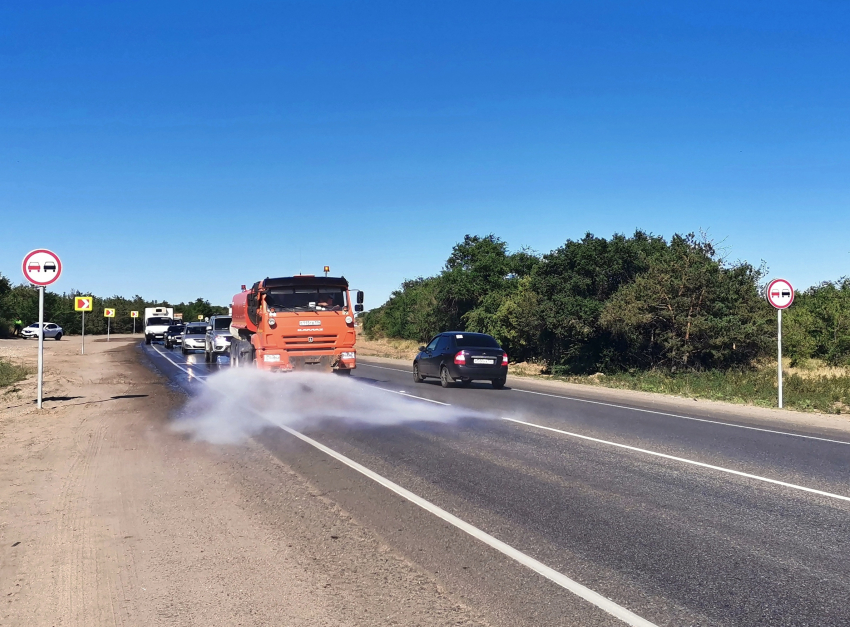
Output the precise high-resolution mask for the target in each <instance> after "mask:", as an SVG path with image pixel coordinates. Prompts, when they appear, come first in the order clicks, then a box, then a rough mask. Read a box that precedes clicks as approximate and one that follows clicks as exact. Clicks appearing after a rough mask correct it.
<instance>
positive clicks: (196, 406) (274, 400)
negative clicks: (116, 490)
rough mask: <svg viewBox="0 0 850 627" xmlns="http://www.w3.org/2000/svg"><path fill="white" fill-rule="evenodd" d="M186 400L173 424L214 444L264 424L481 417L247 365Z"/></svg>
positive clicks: (345, 381) (335, 379)
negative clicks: (250, 367) (186, 402)
mask: <svg viewBox="0 0 850 627" xmlns="http://www.w3.org/2000/svg"><path fill="white" fill-rule="evenodd" d="M206 383H207V385H205V386H204V388H203V390H202V391H201V393H200V394H199V395H198V396H195V397H193V398H192V399H191V400H190V401H189V403H188V404H187V405H186V407H185V409H184V411H183V412H182V413H181V415H180V417H179V418H178V419H177V420H176V422H175V423H174V428H175V429H177V430H178V431H180V432H183V433H187V434H189V435H191V436H192V437H194V438H196V439H199V440H205V441H208V442H212V443H215V444H232V443H236V442H239V441H241V440H243V439H245V438H247V437H250V436H251V435H254V434H255V433H259V432H260V431H262V430H263V429H265V428H268V427H269V424H273V425H277V426H287V427H292V428H294V429H301V428H304V427H306V426H308V425H315V424H320V423H344V424H346V425H349V426H356V425H364V426H387V425H398V424H404V423H411V422H442V423H445V422H452V421H455V420H459V419H461V418H469V417H477V418H481V417H485V416H482V415H481V414H479V413H477V412H475V411H473V410H470V409H462V408H456V407H450V406H440V405H435V404H430V403H426V402H422V401H418V400H415V399H411V398H405V397H404V396H401V395H397V394H393V393H390V392H388V391H386V390H382V389H380V388H377V387H375V386H372V385H367V384H364V383H362V382H360V381H358V380H356V379H350V378H343V377H339V376H333V375H327V374H314V373H304V372H295V373H290V374H286V375H280V374H273V373H270V372H264V371H262V370H254V369H249V368H233V369H228V370H225V371H223V372H220V373H216V374H214V375H212V376H211V377H209V378H208V379H207V380H206Z"/></svg>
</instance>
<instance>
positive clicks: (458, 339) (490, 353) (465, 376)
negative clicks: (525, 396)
mask: <svg viewBox="0 0 850 627" xmlns="http://www.w3.org/2000/svg"><path fill="white" fill-rule="evenodd" d="M427 378H434V379H439V380H440V384H441V385H442V386H443V387H444V388H447V387H449V386H451V385H452V384H453V383H454V382H456V381H457V382H459V383H460V384H461V385H469V384H470V383H472V382H473V381H490V383H492V384H493V387H494V388H496V389H497V390H500V389H502V388H503V387H505V382H506V381H507V378H508V354H507V353H506V352H505V351H504V350H502V347H501V346H500V345H499V343H498V342H497V341H496V338H494V337H493V336H491V335H487V334H486V333H467V332H465V331H448V332H445V333H440V334H439V335H437V336H436V337H434V338H433V339H432V340H431V341H430V342H428V345H427V346H420V347H419V354H418V355H417V356H416V358H415V359H414V360H413V380H414V381H416V383H421V382H422V381H424V380H425V379H427Z"/></svg>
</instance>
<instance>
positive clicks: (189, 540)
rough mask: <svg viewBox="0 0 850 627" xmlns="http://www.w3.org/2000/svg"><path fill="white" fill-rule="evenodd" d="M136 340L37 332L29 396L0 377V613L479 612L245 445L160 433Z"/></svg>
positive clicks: (463, 620) (331, 619)
mask: <svg viewBox="0 0 850 627" xmlns="http://www.w3.org/2000/svg"><path fill="white" fill-rule="evenodd" d="M136 342H138V339H135V340H134V339H133V338H130V337H126V336H124V337H122V336H115V337H113V340H112V341H111V342H110V343H106V342H105V341H102V339H100V338H98V339H97V340H94V339H93V340H91V341H87V342H86V352H87V354H86V355H80V354H79V338H66V339H64V340H63V341H61V342H53V341H47V342H45V393H44V396H45V402H44V407H45V409H44V410H42V411H41V412H39V411H38V410H37V409H36V407H35V401H34V399H35V396H36V393H35V381H34V377H29V378H28V379H27V380H26V381H23V382H21V383H18V384H17V385H16V386H13V387H12V388H7V389H0V591H2V595H3V597H2V598H3V607H2V608H0V624H2V625H21V626H23V625H27V626H30V625H45V626H48V625H50V626H52V625H56V626H59V625H61V626H71V625H80V626H82V625H86V626H88V625H204V626H208V625H297V626H301V625H317V626H318V625H321V626H336V625H480V624H484V623H483V621H482V620H481V619H480V618H479V617H478V616H477V615H476V614H475V612H474V611H473V610H471V609H469V608H468V607H465V606H464V605H462V604H461V603H459V602H458V600H457V599H455V598H453V597H452V596H451V595H450V594H448V593H446V591H445V590H443V589H442V587H441V586H440V584H439V581H436V580H435V579H434V578H433V577H432V576H431V575H429V574H428V573H425V572H422V571H420V570H419V569H418V568H417V567H416V566H414V565H412V564H410V563H408V562H406V561H405V560H404V559H402V558H401V557H400V556H398V555H397V554H395V553H394V552H393V551H392V550H391V549H390V548H389V547H388V546H387V545H386V544H384V543H383V542H382V540H381V538H380V537H376V536H375V535H374V534H372V533H371V532H370V531H369V530H368V529H366V528H363V527H361V526H360V525H358V523H357V522H356V521H355V520H353V519H352V518H351V517H350V516H349V515H348V514H347V513H346V512H345V511H342V510H340V509H339V508H338V507H336V506H335V505H334V503H333V502H331V501H329V500H327V499H326V498H324V497H322V496H321V495H320V494H318V493H317V491H316V490H314V489H313V487H311V485H310V484H309V483H308V482H307V481H306V480H305V479H304V478H302V477H300V476H298V475H297V474H295V473H294V472H293V471H292V470H291V469H290V468H288V467H287V466H285V465H284V464H282V463H280V462H279V461H277V460H276V459H275V458H273V457H272V456H271V455H269V454H268V453H267V452H266V451H265V450H264V449H262V448H260V447H259V446H258V445H255V444H253V443H248V444H247V445H244V446H238V447H235V446H232V447H213V446H210V445H205V444H199V443H194V442H190V441H187V440H186V439H184V438H182V437H180V436H178V435H176V434H174V433H173V432H171V431H170V429H169V428H168V423H169V416H170V415H172V414H173V412H174V411H175V409H176V408H178V407H179V406H180V405H181V404H182V403H183V402H184V401H185V397H184V396H183V394H182V393H180V392H178V391H175V390H174V389H172V388H170V387H169V386H168V385H167V384H166V383H165V381H164V380H163V379H162V378H161V377H159V376H158V375H157V374H156V373H155V372H154V371H152V370H150V369H149V368H148V367H146V366H144V365H142V363H141V362H140V360H142V359H144V357H142V356H141V355H140V353H139V352H138V350H137V348H136V347H135V343H136ZM35 347H36V343H35V342H24V341H21V340H0V356H4V357H12V358H14V359H17V360H22V361H24V362H27V363H34V360H35V354H36V352H35V351H36V348H35Z"/></svg>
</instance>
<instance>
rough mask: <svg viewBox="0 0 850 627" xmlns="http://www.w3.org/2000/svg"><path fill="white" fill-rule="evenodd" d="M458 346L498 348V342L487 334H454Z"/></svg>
mask: <svg viewBox="0 0 850 627" xmlns="http://www.w3.org/2000/svg"><path fill="white" fill-rule="evenodd" d="M455 344H456V345H457V346H458V348H499V343H498V342H497V341H496V340H494V339H493V338H492V337H490V336H489V335H470V334H466V333H464V334H461V333H457V334H455Z"/></svg>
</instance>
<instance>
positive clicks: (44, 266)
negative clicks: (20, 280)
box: [21, 248, 62, 285]
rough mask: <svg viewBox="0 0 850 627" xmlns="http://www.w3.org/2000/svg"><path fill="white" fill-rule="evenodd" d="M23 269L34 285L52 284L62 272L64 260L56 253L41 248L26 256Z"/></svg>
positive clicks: (28, 279)
mask: <svg viewBox="0 0 850 627" xmlns="http://www.w3.org/2000/svg"><path fill="white" fill-rule="evenodd" d="M21 269H22V270H23V272H24V278H25V279H26V280H27V281H29V282H30V283H32V284H33V285H50V284H51V283H53V282H54V281H56V279H58V278H59V275H60V274H62V262H61V261H59V255H57V254H56V253H54V252H52V251H50V250H45V249H43V248H39V249H38V250H34V251H32V252H31V253H29V254H28V255H27V256H26V257H24V263H23V264H22V265H21Z"/></svg>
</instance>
